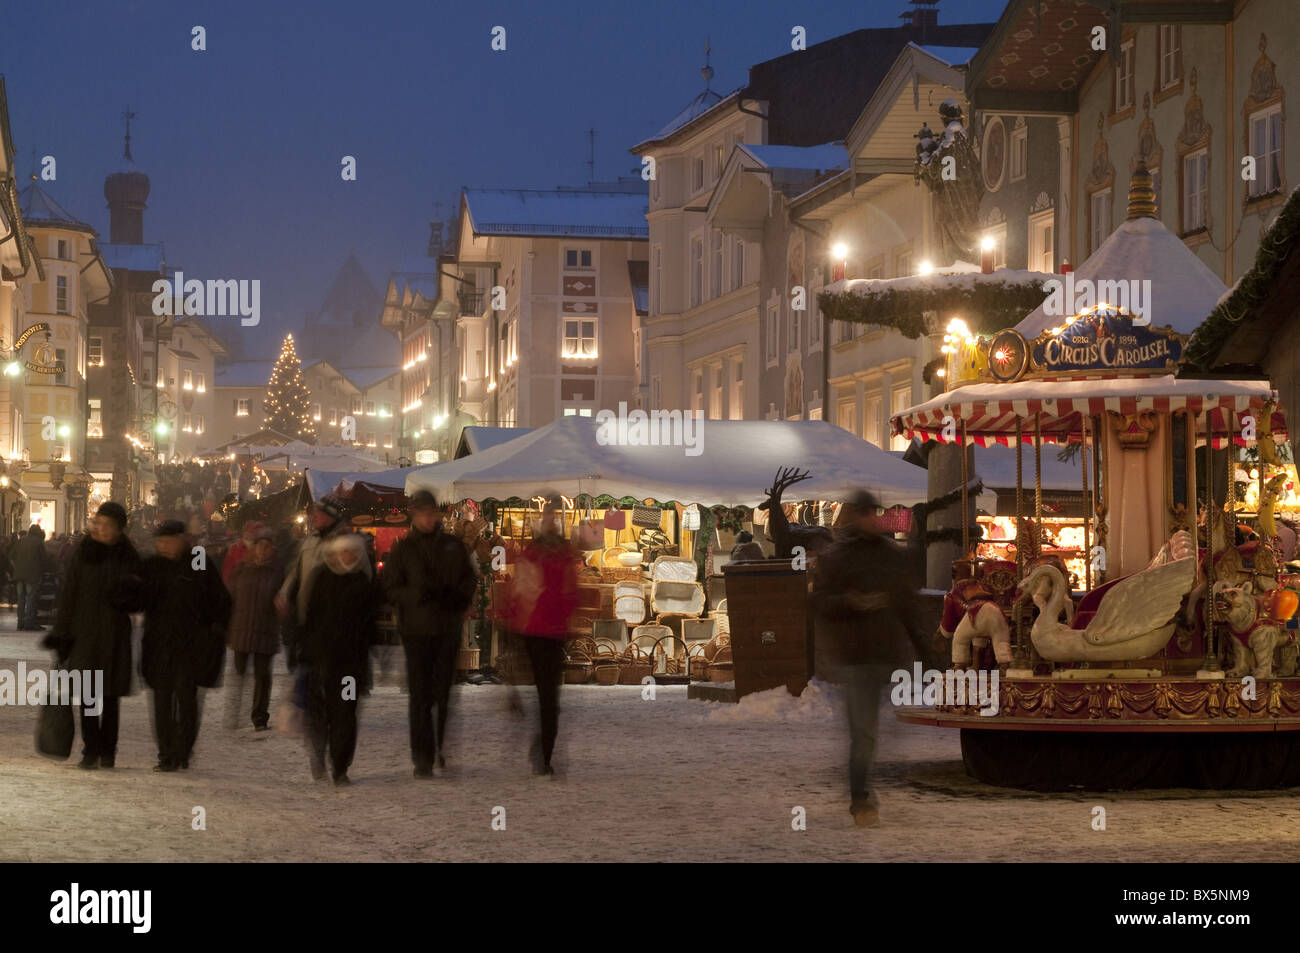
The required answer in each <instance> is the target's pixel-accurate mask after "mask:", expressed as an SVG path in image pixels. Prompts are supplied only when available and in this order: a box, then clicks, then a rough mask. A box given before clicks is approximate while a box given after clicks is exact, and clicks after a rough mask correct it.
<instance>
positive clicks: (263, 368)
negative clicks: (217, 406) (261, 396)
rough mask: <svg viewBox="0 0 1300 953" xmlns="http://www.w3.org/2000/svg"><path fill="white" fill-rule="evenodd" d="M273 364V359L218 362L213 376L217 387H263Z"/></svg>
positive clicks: (269, 376)
mask: <svg viewBox="0 0 1300 953" xmlns="http://www.w3.org/2000/svg"><path fill="white" fill-rule="evenodd" d="M274 366H275V362H274V361H231V362H230V363H229V364H218V365H217V367H216V371H215V372H214V376H215V377H216V381H217V386H218V387H265V386H266V382H267V381H269V380H270V379H271V368H273V367H274Z"/></svg>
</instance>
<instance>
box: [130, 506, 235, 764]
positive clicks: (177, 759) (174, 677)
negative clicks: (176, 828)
mask: <svg viewBox="0 0 1300 953" xmlns="http://www.w3.org/2000/svg"><path fill="white" fill-rule="evenodd" d="M189 543H190V541H189V538H188V537H187V536H186V534H185V524H184V523H182V522H180V520H168V521H167V522H165V523H163V524H162V525H161V526H159V527H158V529H157V530H156V531H155V532H154V549H155V553H154V555H152V556H150V557H149V558H148V559H146V560H145V561H144V566H143V569H142V576H143V579H144V585H143V587H142V590H141V603H142V605H143V608H144V640H143V642H142V643H141V646H140V672H141V674H142V675H144V680H145V682H146V683H147V684H148V686H149V687H150V688H152V689H153V700H154V704H153V708H154V733H155V735H156V736H157V738H158V764H157V766H156V767H155V768H154V770H155V771H175V770H176V769H177V768H188V767H189V766H190V753H191V751H193V749H194V741H195V739H196V738H197V737H198V734H199V688H200V687H211V686H213V685H215V684H216V683H217V680H218V679H219V678H220V675H221V663H222V661H224V658H225V646H224V634H225V626H226V622H227V620H228V619H229V618H230V593H228V592H227V591H226V587H225V585H224V584H223V583H222V581H221V575H220V574H219V573H218V572H217V570H216V569H215V568H214V567H212V566H209V565H207V562H206V558H204V560H203V562H202V563H201V564H200V566H199V567H198V568H196V567H195V560H196V558H197V556H195V554H192V552H191V547H190V545H189Z"/></svg>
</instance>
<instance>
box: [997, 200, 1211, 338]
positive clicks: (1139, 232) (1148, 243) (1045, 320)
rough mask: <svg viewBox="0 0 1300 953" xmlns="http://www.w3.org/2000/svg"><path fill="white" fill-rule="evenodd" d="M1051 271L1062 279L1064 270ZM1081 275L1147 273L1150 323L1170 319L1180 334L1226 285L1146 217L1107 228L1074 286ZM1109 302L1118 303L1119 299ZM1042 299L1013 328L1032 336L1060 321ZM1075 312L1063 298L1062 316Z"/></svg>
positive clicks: (1113, 277) (1106, 277)
mask: <svg viewBox="0 0 1300 953" xmlns="http://www.w3.org/2000/svg"><path fill="white" fill-rule="evenodd" d="M1052 277H1054V278H1058V279H1061V280H1062V281H1064V277H1065V276H1063V275H1053V276H1052ZM1081 279H1087V280H1089V281H1091V282H1094V283H1095V282H1099V281H1119V280H1126V279H1149V280H1150V282H1151V286H1150V287H1151V296H1150V301H1149V302H1146V303H1147V304H1148V305H1149V310H1148V312H1147V317H1149V318H1150V320H1151V326H1152V327H1165V326H1166V325H1168V326H1169V327H1172V328H1173V330H1175V331H1177V332H1178V333H1179V334H1191V333H1192V332H1193V331H1195V330H1196V328H1197V327H1198V326H1199V325H1200V323H1201V322H1202V321H1204V320H1205V317H1206V315H1208V314H1209V313H1210V312H1211V311H1213V310H1214V308H1215V306H1216V305H1217V304H1218V303H1219V301H1220V300H1221V299H1222V298H1223V296H1224V294H1225V293H1226V292H1227V290H1228V288H1227V286H1226V285H1225V284H1224V283H1223V282H1222V281H1220V280H1219V276H1218V275H1216V274H1215V273H1214V272H1212V271H1211V270H1210V269H1209V268H1208V267H1207V266H1206V264H1205V263H1204V262H1203V261H1201V259H1200V258H1198V257H1197V256H1196V254H1195V253H1194V252H1193V251H1192V250H1191V249H1190V248H1188V247H1187V246H1186V245H1185V244H1184V243H1183V241H1182V239H1180V238H1179V237H1178V236H1177V235H1175V234H1174V233H1173V232H1171V231H1170V230H1169V229H1167V228H1165V226H1164V225H1163V224H1162V223H1161V222H1160V221H1159V220H1158V219H1154V218H1146V217H1143V218H1134V219H1130V220H1128V221H1126V222H1124V223H1123V224H1121V225H1120V226H1119V227H1118V228H1116V229H1115V231H1113V232H1111V234H1110V237H1109V238H1107V239H1106V240H1105V241H1104V242H1102V243H1101V247H1100V248H1098V249H1097V250H1096V251H1095V252H1093V253H1092V255H1091V256H1089V258H1088V260H1087V261H1085V262H1084V263H1083V264H1082V265H1080V266H1079V268H1078V269H1077V270H1076V271H1075V273H1074V283H1075V287H1076V288H1078V286H1079V284H1078V283H1079V281H1080V280H1081ZM1094 291H1095V284H1094ZM1049 300H1050V299H1049ZM1094 303H1100V302H1094ZM1109 303H1110V304H1113V305H1119V304H1122V302H1117V301H1111V302H1109ZM1046 305H1047V302H1044V303H1043V304H1042V305H1039V306H1038V307H1037V308H1035V309H1034V310H1033V311H1031V312H1030V313H1029V314H1028V315H1027V316H1026V317H1025V318H1024V320H1022V321H1021V322H1020V323H1019V324H1017V325H1016V330H1017V331H1019V332H1020V333H1021V334H1023V335H1024V336H1025V337H1026V338H1029V339H1030V340H1032V339H1033V338H1036V337H1037V336H1038V335H1040V334H1042V333H1043V332H1044V331H1047V330H1049V329H1051V328H1054V327H1056V326H1058V325H1060V324H1061V321H1062V318H1063V316H1062V315H1049V314H1047V313H1046V310H1045V308H1046ZM1130 310H1131V309H1130ZM1074 313H1075V309H1073V308H1069V307H1068V303H1067V308H1066V315H1065V316H1067V317H1068V316H1069V315H1071V314H1074Z"/></svg>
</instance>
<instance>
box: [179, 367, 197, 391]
mask: <svg viewBox="0 0 1300 953" xmlns="http://www.w3.org/2000/svg"><path fill="white" fill-rule="evenodd" d="M181 387H182V388H183V389H184V390H194V373H193V372H192V371H188V370H185V371H181Z"/></svg>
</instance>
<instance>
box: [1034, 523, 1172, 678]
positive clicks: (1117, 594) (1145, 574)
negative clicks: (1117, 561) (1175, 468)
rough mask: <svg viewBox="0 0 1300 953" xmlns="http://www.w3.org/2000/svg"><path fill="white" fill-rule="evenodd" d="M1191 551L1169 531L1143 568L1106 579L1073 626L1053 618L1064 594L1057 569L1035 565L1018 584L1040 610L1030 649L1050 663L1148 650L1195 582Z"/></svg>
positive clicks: (1156, 646)
mask: <svg viewBox="0 0 1300 953" xmlns="http://www.w3.org/2000/svg"><path fill="white" fill-rule="evenodd" d="M1194 553H1195V549H1193V548H1192V544H1191V537H1190V536H1188V534H1186V533H1178V534H1175V536H1174V537H1173V538H1172V539H1170V541H1169V542H1168V543H1166V544H1165V546H1164V548H1162V549H1161V551H1160V552H1159V553H1158V554H1157V556H1156V558H1155V559H1153V560H1152V562H1151V565H1150V566H1149V567H1147V568H1146V569H1144V570H1142V571H1141V572H1136V573H1133V574H1132V575H1131V576H1126V577H1124V578H1123V579H1119V580H1116V581H1115V582H1114V583H1111V584H1110V587H1109V588H1108V589H1107V591H1106V592H1105V593H1104V594H1103V597H1102V598H1101V600H1100V601H1099V602H1098V603H1097V608H1096V611H1095V613H1092V614H1088V615H1087V617H1086V618H1083V617H1082V616H1081V621H1082V622H1083V624H1082V625H1080V626H1079V627H1078V628H1074V627H1072V626H1071V625H1068V624H1062V623H1061V622H1060V621H1058V620H1059V618H1060V614H1061V609H1062V608H1063V607H1064V604H1065V601H1066V599H1067V598H1068V594H1067V590H1066V585H1065V579H1064V577H1063V576H1062V575H1061V572H1060V570H1059V569H1057V568H1056V567H1055V566H1051V565H1044V566H1038V567H1036V568H1035V569H1034V570H1033V571H1032V572H1030V573H1029V575H1028V576H1026V577H1025V580H1024V582H1023V583H1022V584H1021V588H1022V589H1023V590H1024V591H1026V592H1028V593H1029V594H1030V595H1031V596H1032V598H1033V600H1034V602H1035V604H1037V606H1038V608H1039V610H1040V612H1039V615H1038V618H1037V619H1036V620H1034V625H1033V627H1032V628H1031V629H1030V630H1029V636H1030V638H1031V639H1032V640H1033V643H1034V648H1035V649H1037V650H1038V654H1039V655H1041V656H1042V657H1043V658H1045V659H1047V660H1048V661H1051V662H1095V661H1113V662H1118V661H1126V660H1129V659H1141V658H1148V657H1150V656H1152V655H1154V654H1155V653H1156V652H1158V651H1160V650H1161V649H1162V648H1164V646H1165V643H1167V642H1168V641H1169V637H1170V635H1172V634H1173V631H1174V626H1175V616H1176V615H1177V613H1178V608H1179V606H1180V604H1181V603H1182V600H1183V596H1185V595H1187V593H1188V591H1189V590H1190V589H1191V588H1192V584H1193V583H1194V582H1195V581H1196V560H1195V558H1194V556H1193V554H1194Z"/></svg>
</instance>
